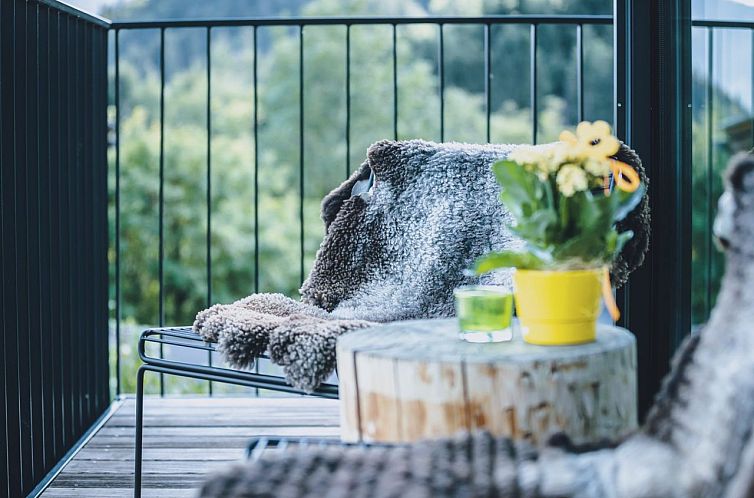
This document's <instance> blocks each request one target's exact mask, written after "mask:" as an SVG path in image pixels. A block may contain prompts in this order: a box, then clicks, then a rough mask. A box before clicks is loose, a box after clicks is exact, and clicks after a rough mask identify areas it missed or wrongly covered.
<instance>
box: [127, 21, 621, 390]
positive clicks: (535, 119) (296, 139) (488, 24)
mask: <svg viewBox="0 0 754 498" xmlns="http://www.w3.org/2000/svg"><path fill="white" fill-rule="evenodd" d="M364 25H372V26H374V25H377V26H385V27H388V28H389V29H390V30H391V31H390V35H389V36H390V41H391V56H390V57H391V61H390V65H391V67H392V82H391V83H392V102H389V103H385V104H387V105H390V106H391V107H392V136H393V138H395V139H397V138H398V137H399V131H400V130H399V95H400V83H401V82H400V79H399V71H398V50H397V45H398V26H403V25H425V26H434V27H435V29H436V36H437V38H436V42H437V68H436V75H437V80H438V81H437V88H438V89H439V90H438V99H439V113H438V115H437V120H438V122H439V139H440V140H441V141H443V140H445V139H446V112H445V96H446V95H445V94H446V76H445V50H446V46H445V43H446V41H445V31H446V29H445V28H446V27H447V26H450V25H472V26H473V25H476V26H479V27H481V28H482V30H483V52H484V53H483V64H484V75H483V78H484V82H483V92H484V95H483V102H484V105H485V125H484V129H485V136H486V140H487V141H488V142H489V141H490V138H491V115H492V109H491V107H492V106H491V101H492V86H493V85H492V78H493V74H494V68H493V54H492V46H493V40H492V38H493V30H492V27H493V26H502V25H519V26H522V27H528V29H529V49H530V65H529V68H528V76H529V85H530V87H529V93H530V95H529V112H530V113H531V132H530V140H531V142H532V143H537V141H538V138H539V131H540V118H539V108H540V103H539V102H538V93H539V92H538V91H537V90H538V89H537V84H538V62H537V46H538V33H539V30H540V28H541V27H542V26H543V25H561V26H566V27H572V28H573V30H574V32H575V38H576V44H575V49H576V50H575V65H576V68H575V72H576V75H577V76H576V86H577V90H576V99H577V101H576V105H575V107H576V118H577V119H578V120H582V119H583V118H584V81H585V77H584V71H585V69H584V27H585V26H608V27H609V26H611V25H612V16H600V15H593V16H567V15H563V16H544V15H517V16H513V15H512V16H485V17H421V18H413V17H404V18H383V17H341V18H338V17H328V18H285V19H258V18H249V19H211V20H169V21H136V22H114V23H112V30H113V32H114V33H113V43H114V54H113V57H114V59H113V67H114V83H113V84H114V102H113V104H114V107H115V109H116V115H115V123H114V128H115V139H114V148H115V152H114V169H115V181H114V189H115V191H114V203H115V213H114V225H115V233H114V241H113V245H114V255H115V260H114V265H115V271H114V277H115V281H114V286H115V293H114V308H115V310H114V312H115V316H114V322H115V343H116V347H117V349H118V354H117V355H116V358H117V360H116V361H117V365H116V373H115V377H116V392H118V393H120V392H121V385H122V384H121V372H122V368H121V362H122V357H123V356H122V354H121V346H122V342H121V328H122V321H123V317H122V309H123V301H122V295H121V289H122V282H121V275H122V271H121V263H122V254H123V253H122V240H121V236H122V229H121V218H122V206H121V192H122V190H121V189H122V186H121V159H122V158H121V137H122V130H121V119H122V116H120V114H121V113H120V111H119V109H121V104H122V102H121V81H120V80H121V74H120V71H121V53H122V50H123V48H124V46H123V41H122V36H121V35H122V34H123V33H124V32H126V31H134V30H157V31H158V32H159V56H158V64H159V70H158V72H159V97H158V99H159V100H158V103H157V106H158V111H157V113H158V114H159V116H158V118H157V121H158V123H159V125H158V126H159V152H158V155H159V158H158V181H159V188H158V195H157V203H158V210H157V218H158V220H157V222H158V235H157V245H158V256H157V260H158V261H157V268H156V280H157V283H158V286H159V293H158V296H157V299H158V301H159V302H158V306H157V308H158V311H157V323H156V324H154V325H158V326H164V325H175V324H174V323H166V320H165V297H166V284H165V272H164V270H165V263H166V255H165V240H166V237H169V235H168V234H166V233H165V221H164V218H165V145H164V144H165V139H164V137H165V135H166V132H165V84H166V74H165V50H166V42H165V34H166V31H173V30H181V29H190V28H195V29H196V28H199V29H203V30H204V43H205V49H206V51H205V54H204V57H205V59H206V61H204V63H206V74H205V75H204V77H205V78H206V86H207V93H206V121H205V132H206V145H205V147H206V165H205V175H206V178H205V196H204V198H203V199H201V202H203V203H205V204H206V222H205V223H206V226H205V229H206V232H205V239H204V240H205V265H206V289H207V294H206V304H207V305H210V304H212V303H213V301H214V296H213V288H212V280H213V268H212V251H213V244H212V230H213V225H212V215H213V213H212V201H213V197H212V194H213V191H212V183H211V181H212V133H213V130H212V111H211V106H210V101H211V98H212V52H211V44H212V40H213V37H212V32H213V30H219V29H221V28H242V27H247V28H250V29H252V30H253V31H252V33H253V35H252V39H253V42H252V43H253V47H252V49H253V65H252V67H251V68H249V70H250V71H251V72H252V75H251V78H252V83H251V84H252V90H253V94H252V97H251V99H252V100H253V118H252V122H250V123H249V127H250V130H251V135H252V140H253V146H254V157H253V158H252V164H251V165H250V167H251V168H252V169H253V177H254V183H253V201H252V203H251V205H250V206H249V209H250V215H251V216H253V220H254V222H253V224H254V234H253V240H254V241H253V247H254V252H253V261H251V262H250V264H252V265H253V275H254V276H253V283H251V282H250V284H252V285H250V288H251V289H252V290H254V291H256V292H258V291H259V290H260V282H259V275H260V259H259V254H260V232H259V216H260V212H259V197H260V185H259V183H258V173H259V162H260V159H259V147H258V141H259V138H258V129H259V125H260V117H259V115H258V105H257V104H258V92H257V88H258V65H257V60H258V55H259V52H260V51H259V48H258V45H259V37H258V31H259V28H269V27H275V26H287V27H289V28H290V29H293V30H294V31H295V33H296V35H295V36H296V37H297V51H298V61H297V64H298V72H297V74H296V75H292V76H291V77H292V78H296V77H297V78H298V95H297V96H296V95H293V96H292V98H297V100H298V116H297V118H298V130H297V131H298V134H297V135H296V134H295V133H292V134H291V136H290V137H289V139H290V147H291V148H297V149H298V185H297V189H298V206H297V217H298V220H297V221H298V227H297V228H298V230H297V232H298V237H297V238H298V240H297V241H291V242H292V243H295V244H297V245H298V252H299V260H298V273H299V277H300V281H303V279H304V277H305V264H304V262H305V258H306V249H305V203H304V189H305V184H306V175H307V171H306V168H305V149H306V142H305V141H306V139H307V137H306V134H305V125H304V113H305V102H306V98H307V88H306V86H305V84H304V82H305V80H304V71H305V63H306V59H305V54H304V48H305V45H306V44H305V33H306V30H307V28H309V27H314V26H341V27H344V28H345V39H344V44H345V57H344V60H343V67H344V72H345V86H344V88H343V92H344V94H345V95H344V97H345V117H344V118H345V130H344V136H343V137H342V139H343V141H344V142H345V158H344V159H345V166H344V171H345V173H346V175H348V174H349V173H350V171H351V161H352V154H351V152H352V151H351V149H352V136H351V128H352V126H351V118H352V106H351V101H352V86H351V76H352V74H351V73H352V71H351V64H352V56H351V41H352V37H351V32H352V28H353V27H354V26H364ZM524 74H526V72H524ZM613 107H615V106H613ZM197 201H199V200H198V199H190V200H188V199H187V200H186V202H197ZM252 213H253V214H252ZM237 297H241V296H237ZM159 354H160V355H162V354H163V350H162V345H160V351H159ZM206 361H208V362H210V363H211V361H212V356H211V354H210V355H208V358H207V360H206ZM159 391H160V393H161V394H164V393H165V384H164V382H163V379H162V378H161V379H160V385H159ZM209 393H210V394H211V393H212V387H211V385H210V386H209Z"/></svg>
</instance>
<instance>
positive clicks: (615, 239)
mask: <svg viewBox="0 0 754 498" xmlns="http://www.w3.org/2000/svg"><path fill="white" fill-rule="evenodd" d="M633 236H634V232H632V231H631V230H626V231H625V232H621V233H618V231H617V230H615V229H612V230H611V231H610V233H608V234H607V238H606V242H607V244H606V246H607V248H606V250H607V254H608V256H609V257H610V258H614V257H615V256H617V255H618V253H619V252H621V251H622V250H623V247H624V246H625V245H626V242H628V241H629V240H631V239H632V238H633Z"/></svg>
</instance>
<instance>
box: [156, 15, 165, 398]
mask: <svg viewBox="0 0 754 498" xmlns="http://www.w3.org/2000/svg"><path fill="white" fill-rule="evenodd" d="M158 216H159V220H158V231H159V248H158V262H157V268H158V269H157V273H158V279H159V285H160V297H159V310H158V315H159V316H158V317H157V323H158V325H159V326H160V327H162V326H164V325H165V28H160V186H159V210H158ZM163 354H164V348H163V347H162V343H160V358H162V357H163ZM160 396H165V375H164V374H162V373H160Z"/></svg>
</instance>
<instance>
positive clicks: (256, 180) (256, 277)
mask: <svg viewBox="0 0 754 498" xmlns="http://www.w3.org/2000/svg"><path fill="white" fill-rule="evenodd" d="M258 57H259V50H258V44H257V27H256V26H254V67H253V72H254V74H253V78H254V292H259V134H258V128H259V112H258V111H259V99H258V92H257V87H258V84H257V59H258Z"/></svg>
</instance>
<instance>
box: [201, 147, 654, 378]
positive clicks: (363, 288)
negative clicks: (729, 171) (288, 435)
mask: <svg viewBox="0 0 754 498" xmlns="http://www.w3.org/2000/svg"><path fill="white" fill-rule="evenodd" d="M514 147H515V146H514V145H468V144H457V143H445V144H437V143H432V142H425V141H422V140H410V141H403V142H394V141H382V142H378V143H376V144H374V145H372V146H371V147H370V148H369V150H368V152H367V160H366V161H365V162H364V163H363V164H362V165H361V167H360V169H359V170H358V171H356V172H355V173H354V174H353V175H352V176H351V177H350V178H349V179H348V180H347V181H345V182H344V183H343V184H342V185H340V186H339V187H338V188H336V189H335V190H333V191H332V192H331V193H330V194H329V195H328V196H327V197H325V199H324V201H323V203H322V217H323V219H324V222H325V227H326V235H325V238H324V240H323V241H322V244H321V245H320V248H319V251H318V252H317V257H316V261H315V263H314V266H313V268H312V270H311V273H310V274H309V278H308V279H307V280H306V281H305V282H304V284H303V286H302V287H301V301H294V300H292V299H289V298H286V297H284V296H282V295H280V294H257V295H252V296H249V297H247V298H244V299H241V300H239V301H237V302H235V303H232V304H227V305H215V306H213V307H211V308H209V309H207V310H205V311H202V312H200V313H199V314H198V315H197V318H196V321H195V323H194V329H195V330H196V331H197V332H198V333H199V334H201V335H202V336H203V337H204V339H205V340H207V341H212V342H217V343H218V349H219V350H220V351H221V352H223V353H224V355H225V356H226V358H227V360H228V361H229V363H230V364H232V365H234V366H236V367H241V368H244V367H249V366H250V365H251V364H253V362H254V360H255V358H256V357H257V356H258V355H259V354H261V353H264V352H265V351H268V352H269V354H270V358H271V360H272V362H273V363H276V364H279V365H282V366H283V368H284V370H285V373H286V376H287V379H288V381H289V382H290V383H291V384H292V385H293V386H295V387H298V388H300V389H303V390H305V391H312V390H313V389H315V388H316V387H317V386H318V385H319V384H320V383H321V382H322V381H323V380H324V379H326V378H327V377H328V376H329V375H330V374H331V373H332V371H333V369H334V368H335V341H336V339H337V337H338V336H339V335H341V334H342V333H344V332H347V331H349V330H353V329H356V328H363V327H367V326H370V325H372V324H373V323H374V322H387V321H394V320H405V319H413V318H431V317H446V316H452V315H453V295H452V291H453V288H454V287H456V286H458V285H462V284H469V283H485V284H493V285H504V286H509V287H510V286H511V272H510V271H499V272H496V273H494V274H490V275H487V276H484V277H482V278H481V279H480V278H478V277H473V276H469V275H467V274H466V273H465V272H464V270H465V269H466V268H469V266H470V265H471V263H472V262H473V261H474V259H476V258H477V257H478V256H480V255H482V254H484V253H485V252H487V251H490V250H500V249H504V248H515V247H518V246H520V244H521V241H520V240H518V239H517V238H516V237H514V236H513V234H512V233H511V232H510V231H509V230H508V228H507V225H508V222H509V221H510V215H509V213H508V212H507V211H506V210H505V209H504V208H503V206H502V204H501V203H500V202H499V200H498V196H499V193H500V186H499V185H498V184H497V182H496V181H495V178H494V175H493V174H492V172H491V170H490V166H491V164H492V163H493V162H495V161H496V160H499V159H501V158H504V157H505V156H507V154H508V153H509V152H510V151H511V150H513V148H514ZM618 158H619V159H621V160H623V161H625V162H628V163H629V164H632V165H633V166H634V167H636V168H637V170H639V173H640V174H641V176H642V178H643V179H644V180H645V181H646V177H645V175H644V171H643V169H642V168H641V163H640V162H639V161H638V157H636V155H635V154H634V153H633V152H632V151H631V150H630V149H628V148H627V147H624V148H622V149H621V151H620V152H619V154H618ZM625 223H626V226H625V227H624V228H630V229H633V230H634V232H635V233H636V234H637V236H636V237H635V238H634V240H633V241H632V242H631V244H629V246H628V247H627V249H626V250H625V251H624V254H623V255H621V257H620V258H619V259H618V261H617V262H616V265H615V267H614V271H613V279H614V281H615V282H616V284H618V285H620V284H621V283H623V282H624V281H625V279H626V278H627V275H628V273H629V272H630V271H632V270H633V269H634V268H635V267H636V266H638V265H639V264H640V263H641V260H642V259H643V257H644V252H645V251H646V248H647V240H648V228H647V227H648V204H647V202H646V199H645V201H644V202H643V203H642V205H640V206H639V207H638V208H637V209H636V210H635V213H634V214H632V216H631V217H630V218H629V219H628V220H626V222H625ZM626 255H629V256H626Z"/></svg>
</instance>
